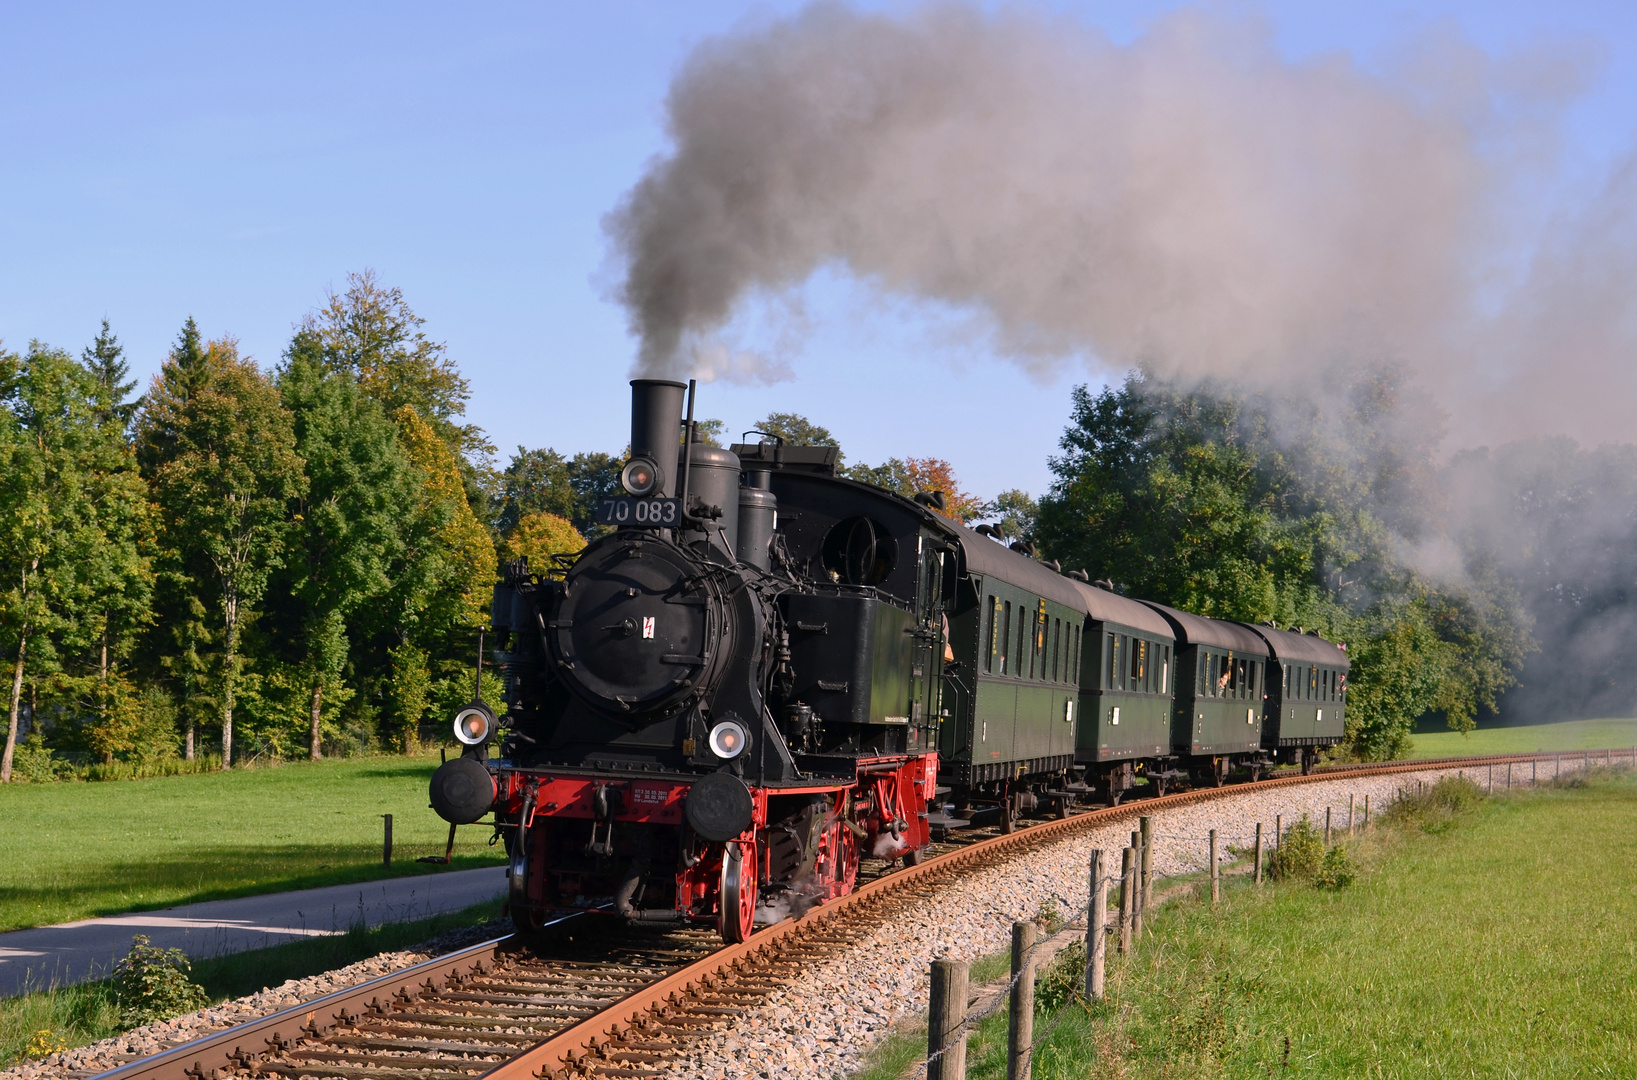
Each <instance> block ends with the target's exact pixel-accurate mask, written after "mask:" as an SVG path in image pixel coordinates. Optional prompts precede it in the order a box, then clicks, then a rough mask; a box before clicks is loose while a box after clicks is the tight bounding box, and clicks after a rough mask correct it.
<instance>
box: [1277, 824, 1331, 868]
mask: <svg viewBox="0 0 1637 1080" xmlns="http://www.w3.org/2000/svg"><path fill="white" fill-rule="evenodd" d="M1323 864H1324V837H1323V836H1322V835H1321V834H1320V833H1319V830H1318V828H1317V827H1315V826H1314V824H1313V822H1312V820H1311V819H1309V818H1308V816H1307V815H1306V814H1303V815H1302V819H1301V820H1300V821H1295V822H1292V823H1291V824H1289V825H1286V826H1285V832H1284V835H1283V836H1281V837H1279V839H1278V842H1277V843H1276V844H1275V845H1274V848H1273V855H1272V857H1271V858H1270V859H1269V860H1268V873H1269V875H1271V876H1272V877H1273V879H1274V880H1275V881H1312V880H1313V879H1314V878H1316V877H1317V876H1318V874H1319V868H1320V867H1321V866H1322V865H1323Z"/></svg>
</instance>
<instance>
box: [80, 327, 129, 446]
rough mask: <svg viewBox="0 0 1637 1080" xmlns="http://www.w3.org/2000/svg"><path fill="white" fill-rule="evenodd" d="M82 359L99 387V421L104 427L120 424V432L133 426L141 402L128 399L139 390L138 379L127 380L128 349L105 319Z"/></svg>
mask: <svg viewBox="0 0 1637 1080" xmlns="http://www.w3.org/2000/svg"><path fill="white" fill-rule="evenodd" d="M81 360H82V362H83V363H84V364H85V368H86V370H87V371H89V372H90V373H91V377H92V379H93V380H94V382H95V385H96V387H97V421H98V423H100V424H102V425H104V426H112V425H116V424H117V425H118V428H119V430H120V431H122V432H123V431H124V430H125V428H127V427H129V426H130V423H131V418H132V417H133V416H135V415H136V407H137V403H136V402H134V401H127V400H126V399H127V398H129V397H130V396H131V391H132V390H135V389H136V380H135V379H131V380H130V381H126V376H128V375H129V374H130V373H131V365H129V364H127V363H126V362H125V350H124V348H123V347H122V346H121V345H120V343H119V339H118V338H117V337H115V336H114V332H113V331H112V330H111V329H109V327H108V320H107V319H106V318H105V319H103V320H102V329H101V330H100V331H98V333H97V337H96V340H95V341H93V342H91V344H90V345H89V346H87V347H86V349H85V351H84V353H82V354H81Z"/></svg>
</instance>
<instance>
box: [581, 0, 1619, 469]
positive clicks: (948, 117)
mask: <svg viewBox="0 0 1637 1080" xmlns="http://www.w3.org/2000/svg"><path fill="white" fill-rule="evenodd" d="M1581 67H1583V65H1580V64H1578V63H1576V62H1575V61H1574V59H1573V58H1572V57H1571V58H1567V59H1565V58H1562V57H1555V56H1554V55H1553V54H1551V53H1549V52H1545V51H1541V52H1537V53H1535V54H1531V55H1528V56H1524V57H1522V58H1515V59H1512V60H1507V61H1501V60H1496V59H1493V58H1490V57H1487V56H1485V55H1484V54H1482V53H1481V52H1479V51H1478V50H1476V49H1474V48H1472V47H1470V46H1468V45H1465V44H1464V43H1462V42H1460V41H1458V40H1454V39H1450V38H1447V37H1446V38H1438V39H1431V40H1428V41H1424V42H1420V43H1417V44H1416V46H1415V48H1414V49H1409V50H1406V52H1405V55H1404V62H1403V63H1402V64H1400V65H1399V66H1398V67H1397V68H1395V69H1394V74H1392V75H1391V76H1376V75H1372V74H1369V73H1367V72H1365V71H1363V70H1362V69H1361V68H1360V67H1358V66H1357V65H1356V64H1355V63H1353V62H1352V61H1351V60H1350V59H1348V58H1346V57H1344V56H1327V57H1322V58H1319V59H1316V60H1312V61H1306V62H1300V63H1292V62H1290V61H1288V60H1286V59H1284V58H1282V57H1281V56H1280V55H1279V54H1278V52H1277V49H1276V48H1275V46H1274V43H1273V41H1272V36H1271V31H1270V30H1269V28H1268V27H1267V26H1266V25H1264V24H1262V23H1260V22H1257V21H1254V20H1238V19H1226V18H1219V17H1215V16H1212V15H1207V14H1202V13H1200V12H1194V11H1188V12H1183V13H1180V14H1177V15H1173V16H1171V17H1168V18H1167V19H1165V20H1163V21H1161V22H1160V23H1158V24H1157V25H1156V26H1155V27H1154V28H1153V29H1152V30H1151V31H1149V32H1148V33H1147V34H1145V35H1144V36H1142V37H1141V38H1140V39H1138V40H1137V41H1135V42H1134V43H1132V44H1130V45H1116V44H1114V43H1112V42H1111V41H1110V40H1109V39H1108V38H1107V37H1106V36H1104V35H1103V34H1101V33H1100V32H1099V31H1097V30H1094V29H1091V28H1088V27H1086V26H1084V25H1082V24H1081V23H1079V22H1076V21H1074V20H1071V19H1067V18H1057V17H1053V16H1050V15H1046V14H1042V13H1041V12H1039V11H1037V10H1035V9H1021V10H1002V11H1001V12H999V13H998V14H987V13H984V12H980V11H978V10H975V9H973V8H970V7H966V6H961V5H954V4H935V5H932V6H927V7H922V8H918V9H912V10H910V11H908V12H907V13H903V14H900V15H895V16H885V15H870V14H862V13H858V12H855V11H852V10H850V9H848V8H846V7H842V6H836V5H832V4H818V5H815V6H812V7H809V8H807V9H805V10H804V11H802V12H800V13H799V14H797V15H795V16H793V17H791V18H789V19H786V20H781V21H777V22H772V23H770V24H766V25H763V26H760V27H757V28H755V29H751V30H747V31H744V32H741V33H738V34H734V35H730V36H727V37H723V38H719V39H716V40H713V41H710V42H708V43H706V44H704V45H702V46H701V47H699V48H698V49H697V50H696V51H695V53H694V54H693V55H692V57H691V58H690V59H689V60H688V62H687V63H686V64H685V65H684V67H683V69H682V70H681V71H680V73H679V74H678V76H677V77H676V79H675V82H674V84H673V86H672V88H671V93H670V97H669V100H668V119H669V130H670V135H671V138H672V140H673V142H674V148H673V151H672V152H671V153H670V154H668V155H667V156H664V157H662V158H660V159H657V160H656V161H655V162H654V163H653V164H652V165H651V167H650V169H649V171H648V172H647V174H646V175H645V176H644V177H643V178H642V179H641V180H640V182H639V183H638V184H637V185H636V186H635V187H634V188H633V189H632V190H631V191H630V192H629V193H628V194H627V196H626V198H625V199H624V200H623V202H622V203H621V205H620V206H619V207H618V208H617V209H616V210H615V211H614V212H613V213H611V214H610V215H609V217H608V220H607V222H606V223H605V224H606V228H607V230H608V233H609V235H610V238H611V240H612V242H613V245H614V250H615V256H616V259H617V261H618V263H619V265H620V267H621V269H622V270H623V280H622V283H621V284H620V285H619V287H618V289H617V296H618V298H619V299H620V300H621V301H622V302H623V303H624V304H625V305H626V307H627V309H628V311H629V313H630V318H631V321H632V325H633V328H634V330H635V331H636V333H637V334H638V335H639V337H640V339H641V351H640V356H639V360H638V366H639V368H640V369H641V370H642V371H644V372H646V373H650V374H668V375H682V374H695V375H702V376H705V377H725V378H731V379H737V380H741V381H764V382H765V381H776V380H777V379H779V378H781V377H787V375H788V369H787V367H785V366H784V365H785V364H786V360H785V359H783V358H784V357H787V356H788V354H789V352H790V351H791V350H792V349H793V348H794V346H793V344H792V342H793V340H794V338H796V337H798V336H799V324H800V322H801V316H800V313H799V306H798V305H797V303H796V301H795V300H794V299H793V298H794V297H795V295H796V293H797V291H798V290H799V289H800V287H801V286H802V285H803V283H804V282H806V281H807V280H808V278H809V277H811V276H812V275H813V274H814V273H815V272H817V271H819V270H821V269H825V268H829V267H839V268H841V269H843V270H844V271H846V272H847V273H850V274H851V275H853V276H854V277H856V278H858V279H860V280H862V281H864V282H866V283H867V284H869V285H870V286H872V287H873V288H875V289H878V290H880V291H881V292H882V293H883V294H886V295H898V296H906V297H912V298H916V299H919V300H925V301H931V302H934V303H936V304H940V305H947V306H950V307H953V308H954V309H956V310H960V311H968V312H976V313H977V314H978V315H980V316H981V317H982V318H983V319H984V320H985V322H986V324H987V326H988V328H989V331H990V334H991V338H992V341H991V344H992V345H993V347H994V348H995V349H997V350H998V351H999V352H1001V353H1002V354H1004V355H1007V356H1009V357H1011V358H1013V359H1014V360H1016V361H1017V362H1018V363H1020V364H1023V365H1024V366H1027V367H1044V366H1049V365H1051V364H1054V363H1056V362H1059V361H1061V360H1062V359H1064V358H1079V359H1081V360H1083V361H1085V362H1087V363H1088V364H1090V365H1092V366H1094V367H1098V368H1101V369H1103V370H1105V371H1114V372H1118V371H1119V370H1123V369H1125V368H1129V367H1131V366H1133V365H1137V364H1145V365H1148V366H1149V367H1151V368H1153V369H1154V370H1156V371H1157V372H1159V373H1161V374H1166V375H1177V376H1182V377H1185V378H1188V377H1212V378H1221V379H1229V380H1248V381H1250V382H1252V383H1259V384H1261V385H1265V386H1280V385H1290V384H1291V383H1292V382H1293V381H1301V380H1306V379H1308V378H1309V377H1310V373H1312V372H1313V371H1314V369H1315V367H1328V366H1330V365H1334V364H1348V363H1353V362H1368V363H1376V362H1380V361H1394V362H1399V363H1405V364H1408V365H1409V366H1411V367H1413V368H1415V369H1416V370H1417V371H1418V372H1420V374H1421V376H1422V379H1423V381H1424V383H1425V384H1426V385H1428V386H1429V387H1430V388H1432V389H1433V390H1434V391H1435V392H1436V393H1437V394H1438V396H1439V398H1440V400H1441V401H1442V402H1443V403H1444V406H1445V408H1446V409H1447V410H1448V411H1449V412H1450V413H1452V414H1453V417H1454V420H1455V423H1456V426H1457V429H1458V431H1465V430H1466V429H1472V430H1476V427H1478V426H1481V425H1482V421H1483V420H1484V419H1485V418H1488V419H1491V420H1493V419H1495V418H1498V417H1503V416H1504V417H1505V418H1506V421H1507V423H1508V424H1509V425H1512V426H1511V427H1510V428H1509V429H1508V431H1507V432H1506V434H1507V435H1508V436H1509V437H1510V436H1516V435H1519V434H1524V433H1527V432H1528V431H1530V430H1542V429H1545V430H1551V429H1556V430H1564V429H1566V428H1569V427H1570V426H1571V425H1583V424H1585V423H1587V422H1591V423H1596V424H1600V425H1606V426H1607V427H1609V428H1610V429H1611V430H1610V432H1609V434H1610V435H1624V434H1626V433H1628V432H1629V431H1631V430H1632V426H1633V425H1632V421H1631V419H1630V417H1631V416H1632V415H1637V410H1634V409H1632V408H1630V404H1631V402H1632V394H1631V391H1632V390H1634V389H1637V365H1634V364H1632V363H1631V362H1630V359H1631V358H1632V356H1633V350H1632V345H1633V343H1634V342H1637V326H1634V325H1633V323H1634V319H1633V314H1632V312H1633V300H1632V298H1633V296H1634V295H1637V291H1634V288H1633V285H1634V284H1637V258H1634V257H1633V252H1634V251H1637V243H1634V242H1633V236H1632V232H1633V226H1632V222H1633V221H1634V220H1637V217H1634V215H1633V214H1632V212H1631V210H1632V206H1633V204H1634V197H1637V177H1634V176H1633V175H1632V170H1627V172H1626V173H1623V174H1621V176H1620V177H1618V178H1617V179H1616V180H1615V181H1614V182H1613V183H1611V184H1610V186H1609V188H1608V191H1607V192H1606V193H1605V195H1604V196H1603V198H1602V199H1601V200H1600V201H1599V203H1598V205H1596V206H1594V207H1591V208H1588V209H1587V210H1586V211H1585V212H1584V213H1583V214H1580V215H1577V216H1576V218H1575V220H1572V221H1565V222H1562V223H1559V227H1558V228H1556V229H1555V230H1553V232H1552V236H1553V239H1552V240H1551V241H1549V242H1546V243H1541V244H1538V245H1535V244H1533V243H1532V242H1531V241H1530V240H1529V239H1528V237H1527V236H1526V235H1523V234H1524V233H1525V232H1526V231H1527V223H1525V222H1523V221H1522V220H1521V218H1519V216H1518V215H1516V214H1514V213H1511V212H1509V211H1508V209H1507V208H1508V207H1512V206H1515V205H1516V203H1517V202H1518V200H1517V199H1516V198H1514V196H1515V195H1516V194H1517V190H1518V188H1517V183H1518V177H1519V176H1520V175H1521V171H1527V170H1529V169H1539V170H1541V171H1542V172H1544V170H1545V168H1546V167H1547V165H1548V164H1549V161H1548V159H1549V158H1550V154H1551V148H1552V142H1553V132H1554V131H1555V117H1556V115H1557V112H1558V110H1559V109H1560V107H1561V105H1562V104H1563V103H1564V102H1565V101H1567V100H1568V98H1569V97H1570V96H1571V95H1572V94H1573V93H1574V92H1575V91H1576V90H1577V89H1578V87H1579V84H1580V79H1581V72H1580V69H1581ZM1520 245H1521V250H1524V251H1528V250H1529V249H1530V248H1532V247H1534V246H1538V247H1539V254H1538V256H1536V257H1533V258H1531V257H1528V256H1527V255H1525V256H1523V257H1520V256H1519V251H1520ZM1508 266H1511V267H1518V266H1527V267H1528V269H1527V271H1526V272H1525V271H1518V272H1515V273H1513V274H1512V276H1511V278H1510V279H1509V278H1508V277H1507V275H1506V272H1505V271H1506V267H1508ZM780 298H783V301H782V302H784V303H787V304H789V305H791V306H790V307H789V308H788V310H789V311H790V312H791V313H792V315H791V324H792V325H795V326H797V327H798V330H793V331H791V332H790V333H788V334H786V335H784V340H782V341H777V339H778V338H779V336H780V335H778V334H774V335H773V337H774V338H775V339H776V344H775V346H774V347H773V348H772V349H769V350H764V351H763V353H761V354H758V353H756V352H755V351H752V350H747V349H745V348H744V347H742V346H738V345H735V344H732V343H730V342H728V341H727V340H726V337H725V331H726V329H727V328H728V326H729V325H730V323H731V322H732V321H733V319H734V318H735V317H736V316H738V315H741V314H742V313H743V312H744V311H745V309H746V307H747V305H754V304H757V303H759V302H766V301H769V300H771V301H772V305H771V306H772V307H773V308H774V309H775V313H776V312H777V310H778V308H779V304H780V303H781V299H780ZM775 321H777V319H776V318H775ZM1565 365H1567V370H1572V373H1573V375H1574V377H1575V378H1576V379H1577V380H1584V379H1587V378H1593V377H1601V378H1607V379H1612V380H1613V386H1612V391H1613V392H1612V393H1609V394H1606V395H1605V394H1599V395H1590V396H1591V397H1592V398H1594V399H1596V400H1590V401H1589V400H1588V395H1587V394H1586V393H1585V389H1584V385H1582V386H1580V387H1576V388H1570V387H1568V386H1562V385H1560V383H1559V382H1558V380H1557V378H1556V377H1555V376H1554V375H1553V373H1555V372H1564V371H1565V370H1566V368H1565ZM1617 369H1618V370H1617ZM1588 418H1589V421H1588ZM1520 425H1521V426H1520Z"/></svg>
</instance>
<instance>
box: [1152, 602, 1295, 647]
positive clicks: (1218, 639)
mask: <svg viewBox="0 0 1637 1080" xmlns="http://www.w3.org/2000/svg"><path fill="white" fill-rule="evenodd" d="M1143 603H1144V604H1146V605H1147V606H1149V607H1151V608H1153V609H1154V610H1155V611H1157V612H1159V613H1160V614H1161V615H1163V616H1165V620H1166V621H1167V622H1169V623H1170V624H1171V627H1172V629H1173V630H1175V631H1176V635H1177V644H1178V645H1179V646H1183V645H1209V646H1211V647H1212V648H1215V649H1231V650H1232V651H1234V652H1236V653H1244V654H1246V655H1248V656H1267V655H1268V643H1267V642H1266V641H1263V640H1262V639H1261V638H1260V637H1258V636H1257V635H1256V634H1255V633H1254V632H1253V631H1252V630H1251V628H1250V627H1248V626H1242V625H1240V624H1239V623H1235V622H1224V621H1222V620H1221V619H1207V618H1205V617H1204V616H1203V615H1190V614H1189V613H1188V612H1186V611H1178V610H1177V609H1176V608H1173V607H1166V606H1165V605H1164V604H1156V603H1154V602H1152V601H1150V600H1144V601H1143Z"/></svg>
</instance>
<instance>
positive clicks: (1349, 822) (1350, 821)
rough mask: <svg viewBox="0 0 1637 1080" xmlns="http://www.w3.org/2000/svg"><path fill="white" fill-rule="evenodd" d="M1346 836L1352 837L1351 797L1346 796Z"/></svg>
mask: <svg viewBox="0 0 1637 1080" xmlns="http://www.w3.org/2000/svg"><path fill="white" fill-rule="evenodd" d="M1347 835H1348V836H1352V835H1353V796H1352V795H1349V796H1347Z"/></svg>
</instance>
